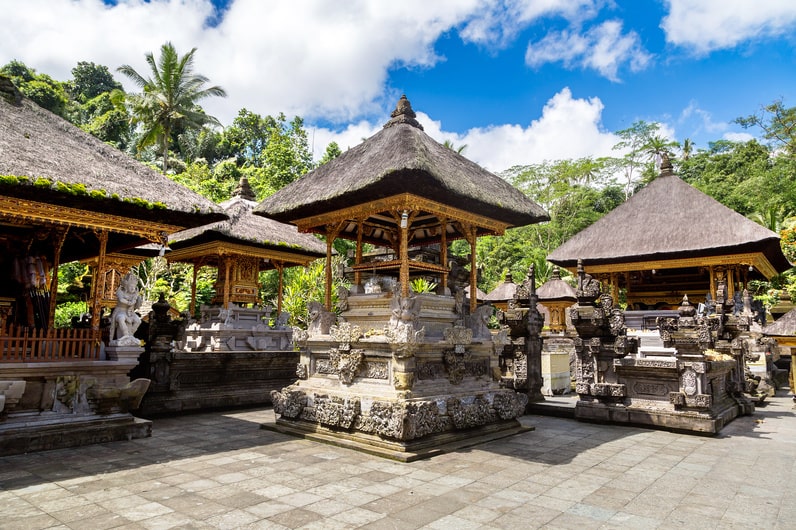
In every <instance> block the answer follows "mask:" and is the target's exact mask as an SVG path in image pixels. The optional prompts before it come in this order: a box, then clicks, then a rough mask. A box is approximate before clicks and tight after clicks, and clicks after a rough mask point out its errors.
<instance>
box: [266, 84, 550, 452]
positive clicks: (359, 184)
mask: <svg viewBox="0 0 796 530" xmlns="http://www.w3.org/2000/svg"><path fill="white" fill-rule="evenodd" d="M255 211H256V212H257V213H259V214H262V215H266V216H269V217H272V218H274V219H276V220H278V221H282V222H290V223H293V224H295V225H296V226H298V228H299V230H301V231H304V232H314V233H317V234H321V235H323V236H324V237H325V238H326V248H327V252H326V259H327V268H326V273H327V282H326V296H325V300H324V302H323V303H319V302H314V303H312V304H311V313H310V315H311V323H310V326H309V329H308V330H306V332H304V333H303V336H300V337H297V336H296V335H295V334H294V340H297V344H298V345H299V346H300V348H301V358H300V364H299V367H298V376H299V379H298V381H296V382H295V383H294V384H293V385H290V386H288V387H286V388H284V389H283V390H282V391H281V392H275V393H274V409H275V410H276V412H277V413H278V414H279V419H278V420H277V422H276V425H274V426H273V428H275V429H278V430H280V431H283V432H289V433H295V434H299V435H302V436H307V437H313V438H317V439H323V440H326V441H329V442H331V443H336V444H340V445H347V446H351V447H355V448H358V449H361V450H363V451H369V452H375V453H378V454H382V455H385V456H390V457H393V458H397V459H400V460H411V459H414V458H420V457H423V456H428V455H431V454H435V453H437V452H439V451H441V450H443V449H444V448H446V447H448V448H449V447H454V446H462V445H468V444H473V443H477V442H478V441H480V440H484V439H487V438H492V437H497V436H505V435H508V434H511V433H515V432H518V431H519V430H521V429H522V426H521V425H520V423H519V422H518V421H517V419H516V418H517V417H518V416H519V415H521V414H523V412H524V410H525V404H526V402H527V399H528V398H527V395H524V394H522V393H518V392H515V391H514V390H512V389H508V388H503V387H501V385H500V384H499V381H500V370H499V366H498V365H497V360H496V359H497V357H496V350H497V349H500V350H501V351H502V348H503V343H502V342H501V339H500V338H495V337H493V334H492V333H491V332H490V330H489V329H488V328H487V326H486V323H487V321H488V319H489V316H491V314H492V308H491V307H489V306H485V309H484V310H481V309H480V308H478V305H477V300H476V298H475V297H473V296H471V297H469V298H468V297H466V296H465V291H464V288H465V287H466V286H468V285H469V286H470V287H471V288H474V286H475V285H476V277H477V270H476V267H475V263H474V259H475V245H476V240H477V238H478V237H479V236H482V235H488V234H502V233H503V232H504V231H505V230H506V229H507V228H510V227H513V226H522V225H526V224H530V223H536V222H540V221H544V220H547V219H548V217H547V214H546V213H545V212H544V211H543V210H542V209H541V208H540V207H539V206H538V205H537V204H536V203H534V202H533V201H531V200H530V199H528V198H527V197H526V196H525V195H523V194H522V193H521V192H520V191H518V190H517V189H515V188H513V187H512V186H510V185H509V184H508V183H506V182H505V181H504V180H503V179H501V178H499V177H497V176H496V175H494V174H492V173H489V172H488V171H486V170H484V169H483V168H481V167H480V166H478V165H476V164H475V163H473V162H471V161H469V160H467V159H466V158H464V157H463V156H461V155H459V154H458V153H456V152H455V151H453V150H451V149H449V148H447V147H445V146H443V145H441V144H439V143H438V142H436V141H434V140H433V139H432V138H431V137H429V136H428V135H427V134H425V133H424V132H423V129H422V126H421V125H420V124H419V123H418V122H417V120H416V119H415V113H414V112H413V111H412V108H411V105H410V104H409V101H408V100H407V99H406V97H402V98H401V99H400V101H399V102H398V105H397V107H396V109H395V111H394V112H393V113H392V117H391V119H390V120H389V121H388V122H387V123H386V124H385V126H384V128H383V129H382V130H381V131H380V132H378V133H377V134H375V135H374V136H372V137H371V138H368V139H367V140H365V141H364V142H363V143H361V144H360V145H358V146H356V147H354V148H352V149H350V150H348V151H346V152H345V153H343V154H342V155H340V156H339V157H337V158H336V159H334V160H332V161H330V162H328V163H326V164H324V165H323V166H321V167H319V168H317V169H315V170H314V171H311V172H310V173H308V174H306V175H304V176H303V177H301V178H300V179H299V180H297V181H296V182H294V183H292V184H290V185H289V186H287V187H285V188H284V189H282V190H280V191H279V192H277V193H276V194H274V195H273V196H271V197H269V198H267V199H266V200H265V201H263V202H262V203H261V204H260V205H259V206H258V207H257V208H256V210H255ZM336 238H345V239H350V240H352V241H355V242H356V252H355V256H354V264H353V265H352V266H351V267H352V269H353V271H354V281H353V285H351V287H350V289H347V290H345V292H340V293H338V294H339V300H340V302H339V306H338V307H337V308H333V307H332V305H331V300H332V293H331V252H332V244H333V242H334V240H335V239H336ZM455 239H464V240H466V241H467V242H468V243H469V245H470V249H471V252H470V257H469V258H468V260H469V269H468V266H467V265H462V264H461V263H459V261H458V260H456V259H453V257H452V256H451V257H449V256H448V255H447V248H448V242H449V241H452V240H455ZM364 243H370V244H372V245H375V246H377V247H387V248H389V249H392V251H393V253H394V256H395V258H394V259H392V260H387V261H380V262H366V261H364V260H363V259H362V257H363V248H362V247H363V244H364ZM430 245H437V248H439V252H440V255H439V257H438V258H436V259H434V260H432V261H419V260H413V259H410V257H409V249H410V246H430ZM449 258H450V259H449ZM364 274H370V275H371V277H373V275H379V276H382V277H386V278H391V279H392V280H391V281H390V282H382V283H381V285H390V286H392V288H391V289H380V288H379V289H373V288H368V286H366V285H364V284H363V281H362V277H363V275H364ZM415 276H423V277H428V276H433V277H434V278H435V279H436V281H435V283H437V284H438V285H439V289H438V291H437V293H415V292H413V291H412V289H411V279H412V278H413V277H415ZM335 310H337V311H339V318H338V315H337V314H336V312H335ZM504 335H505V333H504ZM503 339H504V340H505V337H503Z"/></svg>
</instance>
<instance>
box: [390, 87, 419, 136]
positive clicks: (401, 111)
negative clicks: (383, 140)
mask: <svg viewBox="0 0 796 530" xmlns="http://www.w3.org/2000/svg"><path fill="white" fill-rule="evenodd" d="M390 116H391V117H390V121H388V122H387V123H385V124H384V128H385V129H386V128H387V127H392V126H393V125H398V124H399V123H406V124H409V125H411V126H412V127H417V128H418V129H420V130H421V131H422V130H423V126H422V125H420V122H419V121H417V120H416V119H415V116H416V114H415V111H413V110H412V104H411V103H409V100H408V99H406V94H404V95H402V96H401V99H399V100H398V104H397V105H396V106H395V110H394V111H392V114H390Z"/></svg>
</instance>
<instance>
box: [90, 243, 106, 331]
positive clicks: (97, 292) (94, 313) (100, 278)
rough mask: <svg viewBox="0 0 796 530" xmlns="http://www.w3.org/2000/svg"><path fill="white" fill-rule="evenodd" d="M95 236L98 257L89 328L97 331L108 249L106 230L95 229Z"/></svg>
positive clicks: (103, 291)
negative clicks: (97, 245) (97, 243)
mask: <svg viewBox="0 0 796 530" xmlns="http://www.w3.org/2000/svg"><path fill="white" fill-rule="evenodd" d="M97 238H98V239H99V257H98V258H97V275H96V277H95V278H96V281H95V282H94V283H95V284H96V285H95V286H94V299H93V300H92V301H91V329H93V330H95V331H99V328H100V316H101V315H100V311H101V310H102V306H101V305H100V302H101V300H102V295H103V294H104V293H105V253H106V251H107V249H108V231H107V230H105V229H101V230H99V231H97Z"/></svg>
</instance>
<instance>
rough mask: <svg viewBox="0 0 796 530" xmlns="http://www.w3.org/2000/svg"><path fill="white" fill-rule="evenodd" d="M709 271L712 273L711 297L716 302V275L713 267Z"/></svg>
mask: <svg viewBox="0 0 796 530" xmlns="http://www.w3.org/2000/svg"><path fill="white" fill-rule="evenodd" d="M708 270H709V271H710V297H711V298H712V299H713V300H714V301H715V300H716V273H715V272H714V270H713V265H711V266H710V267H709V268H708Z"/></svg>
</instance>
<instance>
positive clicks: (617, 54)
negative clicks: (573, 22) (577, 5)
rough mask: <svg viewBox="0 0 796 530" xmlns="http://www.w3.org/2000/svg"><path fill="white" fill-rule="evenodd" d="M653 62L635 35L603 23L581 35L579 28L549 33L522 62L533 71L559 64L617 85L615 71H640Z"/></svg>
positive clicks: (615, 24) (619, 24) (619, 25)
mask: <svg viewBox="0 0 796 530" xmlns="http://www.w3.org/2000/svg"><path fill="white" fill-rule="evenodd" d="M651 59H652V56H651V55H650V54H649V53H647V51H646V50H645V49H644V47H643V46H642V45H641V39H640V38H639V36H638V33H636V32H635V31H629V32H628V33H624V34H623V33H622V22H621V21H619V20H606V21H604V22H602V23H601V24H598V25H596V26H594V27H591V28H589V29H588V30H586V31H585V32H583V33H580V32H579V29H578V28H574V29H573V30H563V31H560V32H551V33H548V34H547V35H546V36H545V37H544V38H543V39H542V40H540V41H538V42H535V43H534V42H531V43H530V44H529V45H528V49H527V51H526V53H525V62H526V63H527V64H528V65H529V66H531V67H534V68H538V67H540V66H542V65H544V64H545V63H551V62H561V63H563V64H564V66H566V67H567V68H575V67H581V68H590V69H592V70H596V71H597V72H599V73H600V75H602V76H604V77H606V78H608V79H610V80H611V81H619V77H618V71H619V68H620V67H622V66H623V65H625V64H626V65H627V66H628V67H629V68H630V70H631V71H633V72H637V71H639V70H643V69H644V68H645V67H646V66H647V64H648V63H649V62H650V60H651Z"/></svg>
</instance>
